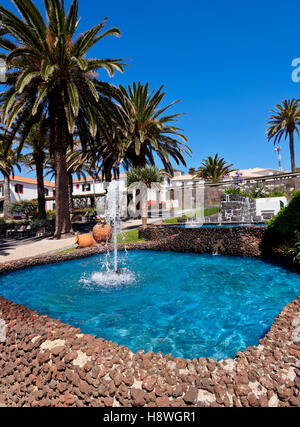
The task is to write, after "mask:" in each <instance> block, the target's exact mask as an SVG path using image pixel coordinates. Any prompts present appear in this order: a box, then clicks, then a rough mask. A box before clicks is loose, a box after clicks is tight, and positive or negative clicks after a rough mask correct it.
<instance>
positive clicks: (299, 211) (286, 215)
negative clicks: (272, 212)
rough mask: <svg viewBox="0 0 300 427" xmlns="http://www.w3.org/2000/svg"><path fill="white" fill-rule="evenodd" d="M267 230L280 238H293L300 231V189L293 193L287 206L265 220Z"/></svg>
mask: <svg viewBox="0 0 300 427" xmlns="http://www.w3.org/2000/svg"><path fill="white" fill-rule="evenodd" d="M267 231H268V234H272V235H274V236H276V237H278V238H282V239H293V238H294V237H295V234H296V233H297V232H300V190H299V191H296V192H295V193H294V196H293V198H292V199H291V201H290V203H289V204H288V205H287V206H285V207H284V208H282V209H281V210H280V212H279V213H278V214H277V215H276V216H274V217H273V218H272V219H270V220H269V221H268V222H267Z"/></svg>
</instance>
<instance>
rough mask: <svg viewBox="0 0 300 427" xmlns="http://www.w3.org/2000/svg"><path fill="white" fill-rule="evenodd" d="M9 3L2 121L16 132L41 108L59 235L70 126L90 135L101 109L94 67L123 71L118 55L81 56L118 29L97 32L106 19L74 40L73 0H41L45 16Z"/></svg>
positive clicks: (3, 17) (4, 19) (65, 214)
mask: <svg viewBox="0 0 300 427" xmlns="http://www.w3.org/2000/svg"><path fill="white" fill-rule="evenodd" d="M13 3H14V4H15V5H16V7H17V8H18V11H19V13H20V15H21V18H19V17H18V16H17V15H14V14H13V13H12V12H10V11H9V10H7V9H6V8H4V7H3V6H0V26H1V36H0V47H2V48H4V49H6V50H7V52H8V54H7V56H6V63H7V66H8V69H9V70H10V72H8V75H7V82H6V84H7V85H8V89H7V91H6V92H5V94H4V95H2V96H1V97H0V100H2V101H3V103H2V121H3V122H4V123H5V124H6V125H7V127H8V128H10V127H11V126H12V127H13V129H14V130H15V131H16V129H17V128H18V125H19V124H20V123H22V122H24V120H26V123H27V131H28V129H30V126H32V124H33V123H35V122H38V121H39V120H40V118H41V116H42V115H43V114H45V112H47V118H48V120H49V127H50V152H51V154H52V155H53V157H54V161H55V178H56V179H55V188H56V230H55V237H56V238H60V237H61V236H62V235H65V234H68V233H69V232H70V230H71V223H70V215H69V203H68V198H66V197H65V194H67V192H68V177H67V166H66V153H67V148H68V147H69V146H71V147H72V143H73V134H74V131H75V128H76V127H80V126H81V124H82V123H84V125H82V126H88V131H89V132H90V133H91V135H92V136H93V137H95V135H96V132H97V121H96V117H97V115H99V114H100V112H103V111H105V105H106V99H107V97H106V94H107V90H108V89H107V87H108V86H109V85H107V84H102V83H101V82H99V81H98V80H97V78H96V70H98V69H104V70H106V71H107V72H108V74H109V75H110V76H112V75H113V74H114V72H115V70H119V71H123V65H124V64H123V62H122V60H120V59H87V57H86V55H87V53H88V51H89V50H90V49H91V48H92V47H93V46H94V45H95V44H96V43H97V42H99V41H100V40H102V39H103V38H104V37H106V36H108V35H114V36H119V35H120V31H119V30H118V29H117V28H112V29H108V30H106V31H102V30H103V29H104V27H105V23H106V20H107V18H106V19H104V20H103V21H102V22H101V23H100V24H98V25H96V26H95V27H93V28H91V29H90V30H87V31H85V32H84V33H82V34H81V35H80V36H79V37H77V39H75V34H76V31H77V27H78V23H79V20H78V0H73V2H72V4H71V6H70V8H69V10H68V12H66V10H65V7H64V1H63V0H44V7H45V15H46V20H45V19H44V18H43V16H42V14H41V13H40V12H39V10H38V9H37V7H36V6H35V5H34V3H33V2H32V0H14V1H13ZM5 34H6V35H7V36H8V37H5ZM12 40H13V41H12ZM102 90H103V91H104V92H105V95H104V96H103V91H102ZM100 107H101V109H100Z"/></svg>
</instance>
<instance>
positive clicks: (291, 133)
mask: <svg viewBox="0 0 300 427" xmlns="http://www.w3.org/2000/svg"><path fill="white" fill-rule="evenodd" d="M289 136H290V154H291V170H292V172H296V164H295V148H294V131H290V132H289Z"/></svg>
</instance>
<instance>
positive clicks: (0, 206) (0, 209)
mask: <svg viewBox="0 0 300 427" xmlns="http://www.w3.org/2000/svg"><path fill="white" fill-rule="evenodd" d="M3 203H4V202H3V200H2V201H1V202H0V213H2V212H3Z"/></svg>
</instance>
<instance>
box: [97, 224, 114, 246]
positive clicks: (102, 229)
mask: <svg viewBox="0 0 300 427" xmlns="http://www.w3.org/2000/svg"><path fill="white" fill-rule="evenodd" d="M111 235H112V228H111V226H110V225H109V224H96V225H95V227H94V228H93V237H94V239H95V240H96V242H106V241H109V240H110V239H111Z"/></svg>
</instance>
